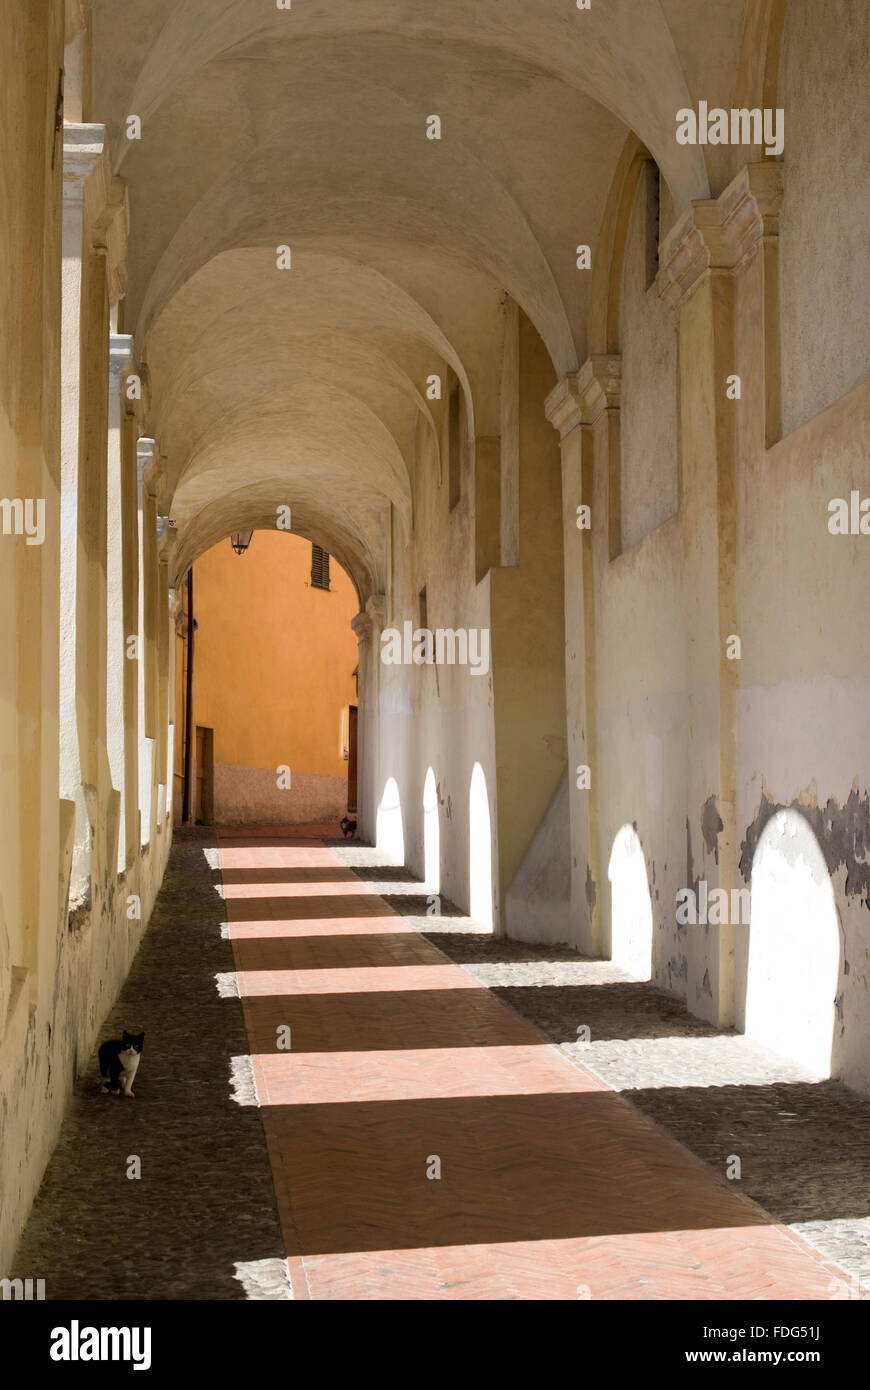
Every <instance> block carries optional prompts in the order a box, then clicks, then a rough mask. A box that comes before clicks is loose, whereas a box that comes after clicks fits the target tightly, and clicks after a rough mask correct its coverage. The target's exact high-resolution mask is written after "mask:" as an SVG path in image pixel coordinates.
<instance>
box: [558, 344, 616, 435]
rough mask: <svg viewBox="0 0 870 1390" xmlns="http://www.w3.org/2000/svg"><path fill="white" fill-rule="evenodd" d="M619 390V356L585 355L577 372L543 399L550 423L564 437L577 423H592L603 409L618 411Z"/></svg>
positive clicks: (604, 354)
mask: <svg viewBox="0 0 870 1390" xmlns="http://www.w3.org/2000/svg"><path fill="white" fill-rule="evenodd" d="M621 389H622V358H621V357H620V356H619V355H618V354H616V353H596V354H593V356H592V357H588V358H587V359H586V361H585V362H584V363H583V366H582V367H581V368H580V370H579V372H569V373H568V374H567V376H564V377H563V378H562V380H561V381H560V382H559V383H558V384H557V385H556V386H555V387H554V388H553V390H552V391H551V392H550V394H549V396H548V397H547V399H546V401H545V402H544V411H545V413H546V416H547V419H548V420H549V421H550V424H551V425H553V426H554V428H555V429H557V430H558V431H559V438H560V439H564V438H565V437H566V435H568V434H570V433H571V431H572V430H574V429H576V428H577V426H578V425H594V423H595V421H596V420H597V419H598V417H599V415H600V414H601V413H602V411H604V410H617V409H618V408H619V398H620V392H621Z"/></svg>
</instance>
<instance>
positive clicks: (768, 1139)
mask: <svg viewBox="0 0 870 1390" xmlns="http://www.w3.org/2000/svg"><path fill="white" fill-rule="evenodd" d="M333 847H334V848H335V850H336V852H337V853H338V854H339V855H340V856H341V857H342V858H343V859H344V860H345V862H347V863H348V864H349V865H350V866H351V867H353V868H354V869H355V871H356V872H357V873H359V874H360V875H361V876H363V877H364V878H365V880H366V882H368V883H369V884H370V885H371V886H372V887H373V888H375V889H376V890H377V891H378V892H379V893H380V894H381V895H382V896H384V897H385V899H386V901H388V902H389V903H390V905H391V906H392V907H393V908H394V909H395V910H396V911H397V912H400V913H401V914H402V915H403V916H404V917H406V918H407V919H409V920H410V921H411V922H412V923H413V924H414V925H415V926H416V927H417V928H418V929H419V930H420V931H422V932H424V933H426V934H427V935H428V937H429V939H430V940H431V941H433V942H435V943H436V944H437V945H438V946H439V947H440V949H441V950H442V951H444V952H445V954H446V955H448V956H449V957H450V959H451V960H453V961H456V962H457V963H459V964H462V965H463V966H465V968H466V969H467V970H469V971H470V973H471V974H472V975H473V976H474V977H475V979H477V980H479V981H480V983H481V984H485V985H487V986H488V987H489V988H490V989H491V990H492V991H493V992H494V993H495V994H496V995H497V996H498V997H500V998H501V999H503V1000H504V1001H505V1002H506V1003H509V1004H510V1005H511V1007H512V1008H514V1009H516V1010H517V1011H518V1012H519V1013H521V1014H522V1015H523V1016H524V1017H525V1018H528V1019H530V1020H531V1021H532V1022H534V1023H535V1024H536V1025H537V1026H538V1027H539V1028H540V1029H541V1030H542V1031H543V1032H544V1033H546V1034H547V1036H548V1037H550V1038H552V1039H553V1041H554V1042H557V1043H558V1044H559V1045H560V1047H561V1048H562V1049H563V1051H565V1052H566V1053H567V1054H568V1055H569V1056H571V1057H573V1058H575V1059H576V1060H577V1061H578V1062H580V1063H581V1064H582V1065H583V1066H584V1067H588V1068H589V1069H590V1070H592V1071H593V1072H595V1074H596V1075H597V1076H599V1077H601V1079H602V1080H603V1081H606V1083H607V1085H608V1086H610V1087H612V1088H613V1089H614V1090H617V1091H622V1092H624V1093H626V1094H627V1095H628V1097H629V1098H630V1100H631V1101H632V1103H633V1104H634V1105H636V1106H638V1107H639V1108H640V1109H641V1110H643V1111H644V1112H645V1113H646V1114H648V1115H649V1116H650V1117H651V1118H652V1119H654V1120H656V1121H657V1123H658V1124H660V1125H662V1126H663V1127H664V1128H665V1129H667V1130H668V1131H669V1132H670V1133H671V1134H673V1135H674V1136H675V1137H676V1138H677V1139H679V1141H680V1142H681V1143H682V1144H684V1145H685V1146H686V1147H687V1148H689V1149H691V1151H692V1152H693V1153H694V1154H697V1155H698V1157H699V1158H701V1159H703V1160H704V1162H705V1163H709V1164H710V1165H711V1166H712V1167H713V1168H714V1169H716V1170H717V1171H719V1172H724V1171H725V1167H726V1163H727V1161H728V1158H729V1155H731V1154H737V1155H738V1156H739V1157H740V1159H741V1168H742V1176H741V1188H742V1190H743V1191H744V1192H745V1193H747V1194H748V1195H749V1196H750V1197H752V1198H753V1199H754V1200H755V1201H757V1202H758V1203H759V1204H760V1205H761V1206H763V1207H764V1208H765V1209H766V1210H767V1211H769V1212H770V1213H771V1215H773V1216H774V1217H775V1218H776V1219H777V1220H778V1221H782V1222H783V1223H784V1224H786V1225H788V1226H789V1227H790V1229H791V1230H793V1231H794V1232H795V1233H796V1234H798V1235H800V1236H802V1237H803V1238H804V1239H805V1240H807V1241H809V1242H810V1243H811V1244H812V1245H813V1246H814V1247H815V1248H816V1249H818V1250H819V1251H820V1252H821V1253H823V1254H824V1255H825V1256H826V1257H827V1258H828V1259H830V1260H832V1261H834V1262H835V1263H836V1264H838V1265H839V1266H840V1268H842V1269H843V1270H845V1271H846V1272H847V1273H848V1274H849V1276H850V1277H851V1279H853V1280H855V1279H857V1280H858V1281H859V1282H860V1286H861V1290H860V1291H861V1292H862V1294H863V1296H865V1297H866V1296H870V1182H868V1164H870V1102H868V1101H866V1100H865V1099H864V1098H863V1097H861V1096H858V1095H856V1094H855V1092H853V1091H850V1090H848V1089H847V1088H846V1087H845V1086H842V1085H839V1084H838V1083H837V1082H835V1081H824V1082H819V1081H817V1080H814V1079H813V1077H812V1076H811V1075H810V1074H808V1073H807V1072H806V1071H804V1070H803V1069H802V1068H801V1067H800V1066H798V1065H797V1064H796V1063H793V1062H791V1061H789V1060H787V1059H785V1058H783V1057H779V1056H777V1055H776V1054H775V1053H773V1052H771V1051H769V1050H768V1049H767V1048H765V1047H762V1046H761V1045H759V1044H758V1043H754V1042H752V1041H751V1040H750V1039H749V1038H746V1037H744V1036H743V1035H742V1034H738V1033H734V1032H730V1031H729V1032H721V1031H719V1030H717V1029H716V1028H714V1027H712V1026H711V1025H709V1024H706V1023H704V1022H703V1021H702V1020H700V1019H697V1018H693V1017H692V1015H690V1014H688V1013H687V1012H686V1011H685V1009H684V1008H683V1006H682V1004H681V1003H680V1002H679V1001H678V1000H676V999H674V998H673V997H671V996H670V995H668V994H665V993H664V992H663V991H662V990H659V989H657V988H655V987H654V986H653V985H650V984H645V983H640V982H638V981H636V980H632V979H631V978H630V977H629V976H627V975H626V974H625V973H624V972H623V971H622V970H620V969H619V968H618V967H617V966H614V965H613V964H612V963H611V962H610V961H601V960H589V959H585V958H583V957H580V956H578V955H577V954H576V953H575V952H573V951H570V950H567V949H565V948H563V947H553V946H534V945H528V944H526V943H524V942H519V941H508V940H505V939H503V938H496V937H493V936H492V935H491V934H490V933H488V932H485V931H482V929H481V928H480V926H479V925H478V924H477V923H475V922H473V921H472V920H471V919H470V918H468V917H466V916H464V915H463V914H462V913H461V912H460V911H459V910H458V909H457V908H455V907H453V906H452V905H451V904H450V903H448V902H447V900H446V899H442V902H441V910H442V915H441V917H440V918H435V919H433V918H432V917H428V916H427V915H426V910H427V901H428V899H427V895H426V893H425V892H424V891H423V889H422V885H421V884H419V883H418V882H416V881H415V880H414V878H413V876H412V875H411V874H409V873H408V872H407V871H405V870H403V869H401V870H400V869H396V868H394V867H390V866H388V865H386V864H384V863H383V862H381V857H380V856H378V855H377V853H376V852H375V851H373V850H371V849H368V848H366V847H364V846H357V845H353V844H351V845H341V844H335V845H334V846H333ZM584 1025H585V1026H586V1027H588V1029H589V1031H590V1036H591V1041H590V1042H589V1043H588V1044H583V1043H581V1042H578V1041H577V1037H578V1034H577V1030H578V1028H579V1027H581V1026H584ZM864 1285H866V1286H867V1287H866V1289H865V1288H864V1287H863V1286H864Z"/></svg>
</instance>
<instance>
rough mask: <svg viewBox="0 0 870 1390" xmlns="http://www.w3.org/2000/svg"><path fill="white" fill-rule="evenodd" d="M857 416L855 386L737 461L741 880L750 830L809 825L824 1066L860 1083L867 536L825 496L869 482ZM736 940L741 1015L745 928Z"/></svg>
mask: <svg viewBox="0 0 870 1390" xmlns="http://www.w3.org/2000/svg"><path fill="white" fill-rule="evenodd" d="M868 414H870V387H868V386H867V385H866V384H865V385H863V386H860V387H857V388H856V389H855V390H854V391H852V392H850V393H849V394H848V395H847V396H845V397H844V398H843V399H842V400H841V401H839V402H838V403H837V404H836V405H834V406H832V407H831V408H830V409H828V410H826V411H824V412H822V414H821V415H819V416H816V417H815V418H814V419H813V420H810V421H809V422H808V423H807V424H806V425H804V426H802V427H801V428H799V429H797V430H795V431H794V432H793V433H792V434H791V435H789V436H788V437H787V438H786V439H784V440H782V441H781V442H780V443H779V444H777V445H776V446H775V447H774V448H773V449H772V450H771V451H770V452H769V453H768V454H767V455H766V456H762V457H756V458H755V460H754V462H753V463H751V464H750V465H748V466H747V468H746V472H745V475H744V487H745V510H744V512H743V516H744V521H743V527H742V544H741V561H742V563H741V614H742V620H741V631H742V633H743V636H744V645H743V659H742V662H741V669H740V676H741V686H740V704H739V745H738V746H739V751H740V786H739V801H738V824H739V826H740V828H741V834H742V836H743V841H742V844H741V850H742V859H741V865H740V867H741V872H742V875H743V877H744V879H747V881H748V875H749V874H750V873H751V866H752V857H753V852H754V847H755V843H756V842H757V838H758V835H759V833H760V831H761V830H762V829H763V827H764V823H765V821H766V819H767V818H768V817H769V816H770V815H771V814H772V812H773V810H774V809H777V808H783V807H791V808H794V809H795V810H797V811H798V812H799V813H800V814H801V815H802V816H803V817H804V818H805V819H806V820H807V821H808V823H809V825H810V827H811V829H812V830H813V832H814V834H815V836H816V838H817V840H818V843H819V846H820V849H821V853H822V856H823V857H824V859H825V861H826V862H827V865H828V870H829V872H830V874H831V878H832V882H833V887H834V894H835V903H836V908H837V912H838V914H839V919H840V926H841V930H842V938H843V939H842V967H841V978H840V982H839V986H838V990H837V1001H838V1002H837V1003H836V1008H837V1015H838V1017H837V1028H836V1031H835V1036H834V1055H833V1069H834V1074H838V1075H841V1076H842V1078H843V1079H844V1080H845V1081H846V1082H847V1083H848V1084H850V1085H853V1086H855V1087H856V1088H857V1089H860V1090H864V1091H867V1090H870V909H868V892H867V888H868V870H867V863H866V860H867V846H868V835H870V816H868V802H867V790H868V784H870V772H868V766H867V749H868V748H870V658H868V649H867V643H866V641H865V640H863V639H862V637H861V636H860V635H859V634H866V630H867V614H866V595H867V593H868V592H870V549H868V546H867V538H866V537H862V536H832V535H830V534H829V532H828V530H827V518H828V511H827V506H828V501H829V499H830V498H832V497H839V496H845V497H847V498H848V496H849V491H850V488H851V487H858V486H859V485H860V482H861V480H862V478H864V479H866V472H867V469H866V460H867V457H868V449H870V436H868V426H867V420H868ZM864 490H865V492H866V491H867V489H866V487H865V489H864ZM820 576H823V580H822V582H820ZM759 595H763V596H764V599H765V602H764V603H763V604H762V603H760V602H758V597H759ZM737 947H738V961H737V980H738V988H739V993H738V1010H739V1012H738V1019H740V1018H741V1017H742V1008H743V1007H744V1003H745V983H744V985H743V988H742V989H741V988H740V984H741V981H744V982H745V971H746V966H745V962H746V951H747V949H748V942H747V940H746V933H743V934H742V936H741V937H739V938H738V942H737Z"/></svg>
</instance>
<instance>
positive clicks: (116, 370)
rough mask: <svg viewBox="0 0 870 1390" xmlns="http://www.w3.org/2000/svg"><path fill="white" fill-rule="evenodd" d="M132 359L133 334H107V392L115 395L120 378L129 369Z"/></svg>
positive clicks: (118, 389) (119, 386)
mask: <svg viewBox="0 0 870 1390" xmlns="http://www.w3.org/2000/svg"><path fill="white" fill-rule="evenodd" d="M132 360H133V336H132V334H130V333H110V334H109V394H110V395H112V396H117V395H118V394H119V392H120V390H121V380H122V378H123V377H124V376H126V374H127V372H128V371H129V370H130V363H131V362H132Z"/></svg>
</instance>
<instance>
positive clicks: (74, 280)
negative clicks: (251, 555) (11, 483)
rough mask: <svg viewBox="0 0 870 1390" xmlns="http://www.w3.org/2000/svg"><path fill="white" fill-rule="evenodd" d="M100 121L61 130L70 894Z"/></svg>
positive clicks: (85, 889)
mask: <svg viewBox="0 0 870 1390" xmlns="http://www.w3.org/2000/svg"><path fill="white" fill-rule="evenodd" d="M104 139H105V127H104V126H101V125H65V126H64V133H63V242H62V252H63V269H62V304H61V496H60V594H61V608H60V691H59V707H60V795H61V798H62V799H63V800H64V802H65V803H66V807H65V808H62V815H61V821H62V832H61V838H62V842H63V843H64V844H65V846H66V854H68V855H69V856H70V857H71V869H70V883H69V894H70V897H71V898H73V899H76V900H78V899H81V900H84V899H86V898H87V897H88V896H89V894H90V882H89V878H90V830H89V824H88V816H87V811H86V808H85V798H84V790H83V787H82V770H81V763H80V759H79V732H78V720H77V709H76V689H77V676H76V615H77V600H76V593H77V585H78V579H79V575H78V534H79V447H80V441H79V415H80V408H81V400H80V396H81V391H80V386H81V320H82V257H83V251H84V234H85V201H84V185H85V181H86V179H87V178H88V177H89V176H90V175H91V173H92V172H93V170H94V168H95V166H96V163H97V161H98V159H99V158H100V156H101V154H102V152H103V143H104Z"/></svg>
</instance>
